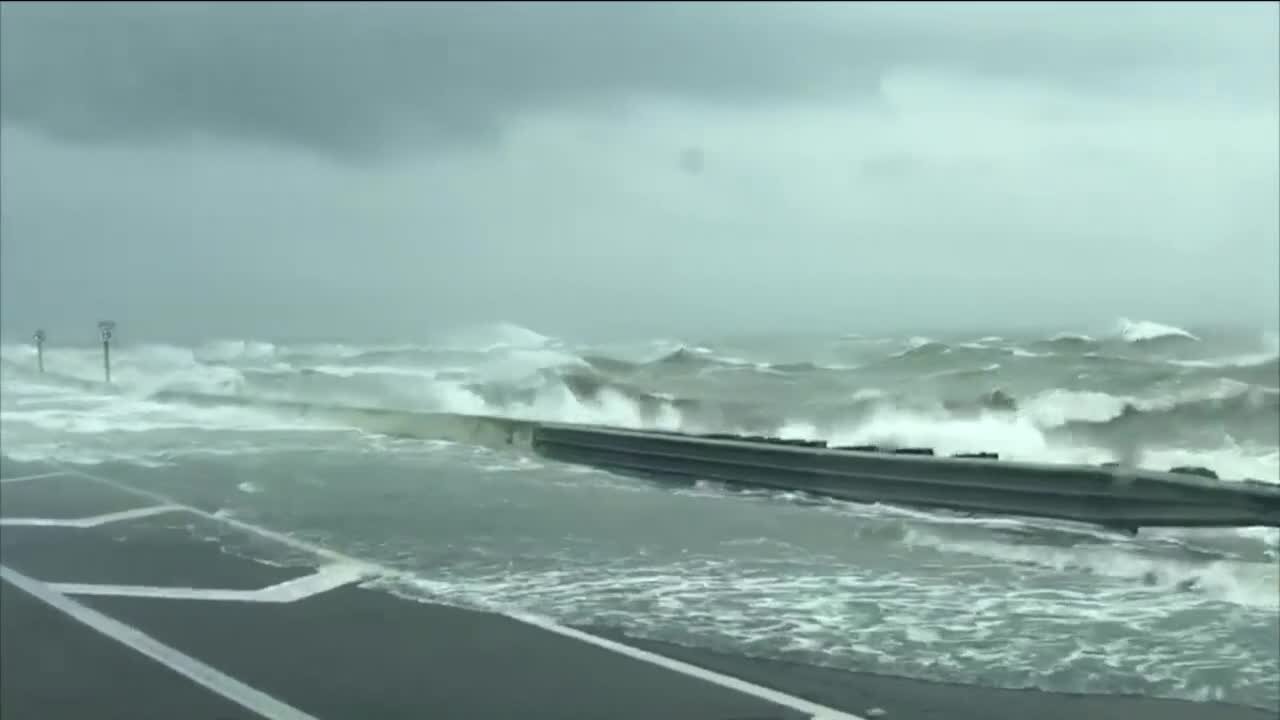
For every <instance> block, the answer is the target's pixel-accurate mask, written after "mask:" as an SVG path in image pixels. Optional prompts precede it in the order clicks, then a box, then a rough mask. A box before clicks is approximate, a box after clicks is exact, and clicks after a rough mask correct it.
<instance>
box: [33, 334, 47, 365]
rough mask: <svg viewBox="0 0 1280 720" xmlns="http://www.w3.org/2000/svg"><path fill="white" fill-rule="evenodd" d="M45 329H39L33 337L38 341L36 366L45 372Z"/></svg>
mask: <svg viewBox="0 0 1280 720" xmlns="http://www.w3.org/2000/svg"><path fill="white" fill-rule="evenodd" d="M44 337H45V336H44V330H37V331H36V334H35V335H34V336H33V338H32V339H34V340H35V341H36V367H38V368H40V372H42V373H43V372H44Z"/></svg>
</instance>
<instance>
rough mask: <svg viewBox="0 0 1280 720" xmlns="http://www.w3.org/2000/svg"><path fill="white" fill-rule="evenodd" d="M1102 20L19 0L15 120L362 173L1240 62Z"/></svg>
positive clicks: (12, 43) (8, 11)
mask: <svg viewBox="0 0 1280 720" xmlns="http://www.w3.org/2000/svg"><path fill="white" fill-rule="evenodd" d="M1105 12H1106V13H1107V14H1108V15H1109V16H1110V18H1111V21H1110V22H1107V23H1101V24H1100V23H1093V24H1084V25H1082V24H1081V23H1079V21H1078V16H1079V13H1078V12H1077V11H1074V10H1072V9H1064V8H1061V7H1057V6H1055V5H1052V4H1045V5H1041V6H1035V7H1031V8H1028V7H1012V8H1000V7H987V6H983V5H981V4H975V5H932V4H926V3H907V4H888V5H872V4H865V5H864V4H849V5H842V4H830V5H815V6H804V5H800V4H794V5H791V4H783V5H773V4H755V3H742V4H729V3H723V4H722V3H712V4H701V3H637V4H622V3H617V4H614V3H610V4H577V3H570V4H556V3H531V4H506V3H487V2H486V3H427V4H408V3H403V4H402V3H392V4H375V3H367V4H361V5H350V4H336V3H333V4H307V3H288V4H269V3H244V4H240V3H218V4H213V3H176V4H164V5H161V4H111V3H92V4H75V5H59V4H47V3H29V4H22V5H14V4H11V3H10V4H6V5H5V6H4V9H3V23H0V112H2V116H0V117H2V119H3V120H4V121H5V122H6V123H8V124H12V125H15V126H20V127H25V128H28V129H35V130H37V131H41V132H44V133H47V134H50V135H52V136H55V137H58V138H61V139H66V140H75V141H88V142H93V141H125V142H137V141H148V140H173V139H179V140H181V139H188V138H190V137H192V136H199V135H209V136H214V137H221V138H233V139H237V140H250V141H259V142H268V143H280V144H286V145H293V146H295V147H304V148H307V149H311V150H318V151H321V152H326V153H329V154H334V155H342V156H347V157H352V156H357V155H367V154H369V153H374V154H377V153H380V152H385V151H391V150H395V149H398V148H399V147H400V145H401V142H403V141H413V142H421V143H427V144H430V143H433V142H434V143H439V142H446V143H456V142H467V141H476V140H491V139H493V138H495V137H496V136H497V135H498V134H499V133H500V132H501V130H502V129H503V127H504V125H505V123H506V122H507V121H508V120H510V119H511V118H512V117H513V116H515V115H518V114H520V113H522V112H525V111H531V110H533V111H536V110H543V109H546V108H555V107H564V106H568V107H580V106H582V105H586V104H591V103H600V102H610V101H621V100H626V99H628V98H634V97H642V98H643V97H649V96H655V95H656V96H666V97H672V98H676V99H687V100H696V101H701V102H710V103H721V104H724V103H730V104H758V103H762V102H771V101H775V100H779V99H791V100H799V99H807V100H810V101H820V100H822V99H824V98H825V99H831V98H835V99H838V100H846V99H848V98H850V97H866V96H868V95H873V94H874V93H875V91H876V88H877V84H878V82H879V78H880V77H881V75H882V73H883V72H884V71H885V70H886V69H889V68H892V67H895V66H899V65H903V64H905V65H907V66H911V65H920V64H925V65H940V66H947V67H949V68H952V69H958V70H961V71H964V70H969V71H975V72H999V73H1003V74H1007V75H1019V74H1030V75H1037V76H1044V77H1046V78H1049V79H1050V80H1052V81H1054V82H1060V83H1067V84H1072V83H1077V84H1078V83H1091V84H1095V85H1102V86H1105V85H1106V84H1108V83H1110V82H1113V81H1114V80H1115V78H1117V77H1120V76H1126V73H1128V72H1131V71H1138V72H1140V71H1141V70H1142V68H1144V67H1147V66H1150V65H1167V64H1169V63H1173V64H1178V63H1183V62H1187V63H1194V62H1197V61H1199V60H1201V59H1203V57H1205V56H1206V54H1210V55H1211V54H1213V53H1214V52H1217V51H1220V50H1221V49H1222V48H1214V47H1209V46H1207V45H1206V44H1205V42H1204V40H1203V33H1191V30H1193V29H1194V28H1195V26H1196V24H1197V23H1198V16H1197V13H1200V12H1201V9H1197V8H1187V9H1184V8H1180V7H1177V6H1171V7H1168V8H1163V9H1161V10H1160V11H1159V13H1151V12H1146V11H1143V10H1142V9H1141V8H1136V9H1135V8H1134V7H1129V6H1123V5H1117V6H1113V7H1108V8H1107V9H1106V10H1105ZM1233 13H1234V15H1236V16H1240V15H1241V9H1238V8H1237V9H1235V10H1228V11H1227V12H1226V13H1225V15H1224V14H1223V13H1222V12H1219V13H1218V14H1217V15H1216V17H1217V18H1219V19H1222V18H1224V17H1225V18H1226V19H1227V20H1228V21H1231V22H1236V23H1237V24H1238V21H1239V20H1238V18H1233ZM1245 14H1246V15H1247V13H1245ZM1037 28H1040V29H1041V30H1040V31H1037ZM1046 28H1052V31H1051V32H1044V31H1043V30H1044V29H1046ZM1225 45H1227V46H1228V47H1229V43H1225ZM1171 47H1176V51H1175V50H1172V49H1171Z"/></svg>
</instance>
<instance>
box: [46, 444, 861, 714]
mask: <svg viewBox="0 0 1280 720" xmlns="http://www.w3.org/2000/svg"><path fill="white" fill-rule="evenodd" d="M66 471H67V472H68V473H70V474H73V475H78V476H80V477H83V478H85V479H86V480H92V481H93V482H97V483H101V484H103V485H107V486H109V487H113V488H115V489H117V490H120V491H121V492H125V493H129V494H132V495H135V496H137V497H142V498H147V499H149V500H152V501H153V502H158V503H164V504H166V505H175V506H179V507H182V508H183V509H184V510H186V511H188V512H191V513H193V514H196V515H199V516H201V517H205V518H208V519H210V520H214V521H216V522H221V523H225V524H227V525H229V526H231V527H234V528H237V529H240V530H243V531H244V532H247V533H251V534H253V535H257V536H259V537H263V538H267V539H269V540H275V541H276V542H279V543H281V544H283V545H288V546H289V547H292V548H295V549H298V550H304V551H306V552H310V553H312V554H313V555H317V556H319V557H322V558H325V559H327V560H329V561H331V562H334V563H340V564H344V565H351V566H357V567H360V568H362V569H364V570H365V571H366V572H368V573H370V574H371V575H382V576H386V577H389V578H407V579H410V580H425V579H426V578H422V577H420V576H418V575H415V574H413V573H408V572H404V571H402V570H395V569H393V568H389V567H386V566H383V565H379V564H377V563H372V562H366V561H363V560H357V559H355V558H352V557H348V556H346V555H343V554H342V553H339V552H335V551H333V550H329V549H328V548H323V547H320V546H319V545H313V544H311V543H309V542H306V541H305V540H298V539H297V538H292V537H289V536H288V535H285V534H283V533H279V532H276V531H274V530H268V529H266V528H262V527H258V526H257V525H251V524H249V523H246V522H243V521H241V520H235V519H232V518H229V517H224V516H222V515H218V514H215V513H210V512H205V511H204V510H200V509H198V508H193V507H189V506H184V505H181V504H180V503H177V502H176V501H175V500H173V499H172V498H169V497H165V496H164V495H161V494H159V493H154V492H151V491H150V490H142V489H140V488H135V487H132V486H130V485H126V484H124V483H122V482H120V481H119V480H113V479H111V478H107V477H103V476H100V475H93V474H90V473H87V472H84V471H83V470H76V469H71V468H66ZM485 609H486V610H489V611H490V612H492V613H494V614H495V615H502V616H505V617H509V618H511V619H513V620H516V621H517V622H522V623H525V624H527V625H532V626H534V627H537V628H541V629H542V630H546V631H548V632H553V633H556V634H557V635H561V636H563V637H567V638H572V639H574V640H578V641H581V642H585V643H587V644H589V645H593V646H595V647H598V648H600V649H602V650H608V651H610V652H615V653H618V654H620V655H624V656H626V657H629V658H631V659H633V660H637V661H640V662H645V663H649V664H651V665H656V666H658V667H661V668H664V669H666V670H670V671H671V672H674V673H678V674H681V675H685V676H687V677H692V678H696V679H698V680H702V681H705V682H709V683H711V684H713V685H719V686H720V687H723V688H727V689H729V690H734V691H737V692H740V693H742V694H744V695H751V696H753V697H757V698H760V699H762V700H765V701H767V702H771V703H773V704H775V705H780V706H782V707H786V708H790V709H792V710H796V711H799V712H803V713H808V714H809V715H811V716H812V720H866V718H864V717H862V716H860V715H854V714H852V713H848V712H844V711H843V710H837V709H835V708H831V707H827V706H825V705H819V704H818V703H815V702H811V701H809V700H805V699H804V698H800V697H796V696H794V695H789V694H787V693H784V692H779V691H777V690H773V689H771V688H767V687H763V686H761V685H755V684H752V683H749V682H747V681H745V680H740V679H738V678H735V677H732V676H730V675H724V674H722V673H718V672H715V671H714V670H707V669H706V668H702V667H698V666H697V665H692V664H690V663H686V662H681V661H679V660H674V659H672V658H669V657H666V656H664V655H659V654H657V653H652V652H648V651H646V650H640V649H639V648H634V647H631V646H630V645H626V644H624V643H619V642H615V641H613V640H607V639H605V638H602V637H598V636H596V635H592V634H590V633H586V632H583V631H581V630H575V629H574V628H570V627H566V626H564V625H561V624H559V623H557V622H555V621H554V620H552V619H550V618H544V617H540V616H537V615H533V614H530V613H522V612H511V611H507V610H503V609H502V608H499V607H496V606H494V605H488V606H486V607H485Z"/></svg>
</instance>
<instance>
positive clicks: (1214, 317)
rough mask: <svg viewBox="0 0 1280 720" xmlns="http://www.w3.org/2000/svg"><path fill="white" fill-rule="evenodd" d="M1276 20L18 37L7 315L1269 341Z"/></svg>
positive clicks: (965, 8) (776, 10) (9, 166)
mask: <svg viewBox="0 0 1280 720" xmlns="http://www.w3.org/2000/svg"><path fill="white" fill-rule="evenodd" d="M1278 8H1280V5H1277V4H1275V3H1253V4H1237V5H1232V4H1224V3H1214V4H1205V5H1195V4H1188V3H1169V4H1154V3H1152V4H1142V5H1126V4H1121V3H1100V4H1096V5H1094V4H1088V3H1062V4H1055V3H1038V4H1028V5H1006V4H1003V3H1000V4H996V3H991V4H984V3H972V4H961V3H956V4H933V3H886V4H869V3H868V4H861V3H859V4H855V3H847V4H841V3H826V4H803V3H785V4H767V3H750V4H747V3H742V4H734V3H712V4H697V3H645V4H619V3H609V4H600V5H591V4H579V3H573V4H563V5H560V4H552V3H530V4H521V3H512V4H503V3H433V4H423V5H413V4H407V3H395V4H385V5H379V4H376V3H364V4H361V5H343V4H310V5H309V4H306V3H288V4H279V5H273V4H270V3H226V4H214V3H209V4H203V3H175V4H172V5H166V4H153V3H148V4H145V5H130V4H112V3H93V4H83V5H58V4H47V3H29V4H20V3H4V4H3V6H2V9H0V322H2V324H3V328H2V329H3V331H4V334H5V335H6V336H7V337H11V338H12V337H15V336H18V337H20V336H22V335H25V334H27V333H29V332H30V331H31V330H32V329H34V328H35V327H37V326H43V327H45V328H48V329H49V330H50V331H51V333H57V334H60V335H61V336H63V337H67V336H71V335H87V336H88V337H90V338H91V337H92V335H93V324H94V322H95V321H96V320H97V319H99V318H100V317H107V316H109V317H112V318H114V319H115V320H117V321H118V322H120V324H121V329H122V330H121V332H122V334H124V333H126V330H127V335H131V336H134V337H144V336H145V337H150V338H166V337H168V338H194V337H210V336H220V337H227V336H232V337H259V338H268V339H287V338H302V337H321V336H330V337H332V336H345V337H350V338H369V339H374V338H378V339H393V338H394V339H412V338H418V337H422V336H425V335H429V334H431V333H433V332H435V331H438V330H440V329H445V328H450V327H456V326H459V325H465V324H469V323H481V322H488V321H510V322H515V323H520V324H523V325H526V326H528V327H532V328H534V329H537V330H539V331H541V332H545V333H552V334H579V335H581V334H594V335H600V334H609V335H614V336H620V335H642V334H647V335H654V334H657V335H666V336H670V335H674V334H680V333H704V334H705V333H739V332H752V333H754V332H771V331H779V330H802V331H818V332H842V333H843V332H860V331H882V330H893V329H902V330H914V329H925V328H949V327H951V328H975V329H978V328H1001V327H1014V326H1016V327H1044V328H1049V329H1052V330H1059V329H1080V328H1092V327H1096V326H1098V324H1099V323H1102V324H1106V323H1109V322H1111V321H1112V320H1113V319H1114V318H1116V317H1118V316H1127V317H1132V318H1142V319H1151V320H1158V321H1162V322H1171V323H1179V324H1205V323H1223V322H1225V323H1233V324H1239V325H1244V326H1252V327H1259V328H1261V327H1274V326H1275V325H1277V324H1278V323H1280V318H1278V316H1280V309H1278V306H1280V210H1278V209H1277V203H1278V198H1280V10H1278Z"/></svg>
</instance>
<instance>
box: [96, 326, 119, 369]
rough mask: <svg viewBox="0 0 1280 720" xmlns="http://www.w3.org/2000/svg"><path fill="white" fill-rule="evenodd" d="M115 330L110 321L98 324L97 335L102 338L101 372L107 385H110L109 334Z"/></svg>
mask: <svg viewBox="0 0 1280 720" xmlns="http://www.w3.org/2000/svg"><path fill="white" fill-rule="evenodd" d="M115 329H116V324H115V323H114V322H112V321H110V320H100V321H99V322H98V334H99V335H101V336H102V372H103V374H104V375H106V378H107V384H110V383H111V332H112V331H113V330H115Z"/></svg>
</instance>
